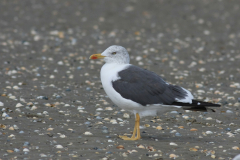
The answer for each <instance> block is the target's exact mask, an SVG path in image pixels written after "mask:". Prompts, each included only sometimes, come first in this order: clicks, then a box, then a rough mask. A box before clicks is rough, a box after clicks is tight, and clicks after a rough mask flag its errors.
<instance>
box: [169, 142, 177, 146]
mask: <svg viewBox="0 0 240 160" xmlns="http://www.w3.org/2000/svg"><path fill="white" fill-rule="evenodd" d="M170 146H178V145H177V144H176V143H173V142H171V143H170Z"/></svg>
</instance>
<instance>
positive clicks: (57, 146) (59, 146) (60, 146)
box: [55, 144, 63, 149]
mask: <svg viewBox="0 0 240 160" xmlns="http://www.w3.org/2000/svg"><path fill="white" fill-rule="evenodd" d="M55 147H56V148H59V149H61V148H63V146H62V145H60V144H58V145H55Z"/></svg>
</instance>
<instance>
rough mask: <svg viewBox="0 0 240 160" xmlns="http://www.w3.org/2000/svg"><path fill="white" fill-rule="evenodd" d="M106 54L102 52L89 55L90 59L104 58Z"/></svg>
mask: <svg viewBox="0 0 240 160" xmlns="http://www.w3.org/2000/svg"><path fill="white" fill-rule="evenodd" d="M104 57H106V56H102V55H101V53H99V54H93V55H91V56H90V57H89V59H103V58H104Z"/></svg>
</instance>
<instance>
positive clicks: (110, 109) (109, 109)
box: [105, 107, 113, 111]
mask: <svg viewBox="0 0 240 160" xmlns="http://www.w3.org/2000/svg"><path fill="white" fill-rule="evenodd" d="M105 110H107V111H112V110H113V109H112V107H106V108H105Z"/></svg>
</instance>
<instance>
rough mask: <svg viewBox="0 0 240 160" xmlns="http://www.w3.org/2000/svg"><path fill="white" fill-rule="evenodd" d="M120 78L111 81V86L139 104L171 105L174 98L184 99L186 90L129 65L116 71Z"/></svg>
mask: <svg viewBox="0 0 240 160" xmlns="http://www.w3.org/2000/svg"><path fill="white" fill-rule="evenodd" d="M118 75H119V77H120V79H118V80H116V81H113V82H112V86H113V88H114V89H115V90H116V91H117V92H118V93H119V94H120V95H121V96H122V97H123V98H126V99H130V100H132V101H134V102H136V103H139V104H141V105H144V106H145V105H148V104H166V105H171V104H172V103H173V102H174V101H175V99H176V98H177V99H184V98H185V97H186V96H187V92H186V91H184V90H183V89H182V88H181V87H179V86H175V85H171V84H167V83H166V82H165V81H164V80H163V79H162V78H161V77H160V76H158V75H157V74H155V73H153V72H150V71H148V70H145V69H142V68H139V67H136V66H133V65H131V66H130V67H128V68H126V69H125V70H122V71H120V72H119V73H118Z"/></svg>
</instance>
